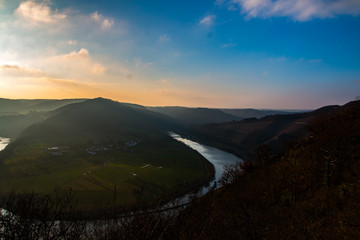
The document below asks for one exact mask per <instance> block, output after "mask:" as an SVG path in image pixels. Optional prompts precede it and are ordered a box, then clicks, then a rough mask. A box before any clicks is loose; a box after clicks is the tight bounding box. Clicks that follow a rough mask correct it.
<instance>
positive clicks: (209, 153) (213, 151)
mask: <svg viewBox="0 0 360 240" xmlns="http://www.w3.org/2000/svg"><path fill="white" fill-rule="evenodd" d="M169 134H170V136H171V137H173V138H174V139H176V140H178V141H180V142H182V143H184V144H186V145H187V146H189V147H191V148H192V149H194V150H196V151H198V152H199V153H200V154H201V155H203V156H204V157H205V158H206V159H207V160H209V162H211V163H212V164H213V165H214V167H215V179H214V180H213V181H212V182H210V186H213V185H214V183H215V182H218V181H219V180H220V178H221V176H222V174H223V172H224V166H225V165H229V164H234V163H237V162H242V161H243V160H242V159H241V158H239V157H237V156H235V155H233V154H231V153H228V152H224V151H221V150H219V149H217V148H214V147H210V146H206V145H202V144H199V143H197V142H194V141H191V140H189V139H186V138H182V137H181V136H180V135H178V134H176V133H174V132H170V133H169ZM217 186H219V185H218V184H217ZM205 193H206V189H205V188H203V189H202V194H205Z"/></svg>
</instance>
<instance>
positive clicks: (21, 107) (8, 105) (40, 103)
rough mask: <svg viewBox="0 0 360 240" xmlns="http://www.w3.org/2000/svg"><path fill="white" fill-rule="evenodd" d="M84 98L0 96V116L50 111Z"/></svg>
mask: <svg viewBox="0 0 360 240" xmlns="http://www.w3.org/2000/svg"><path fill="white" fill-rule="evenodd" d="M85 100H86V99H62V100H52V99H35V100H27V99H17V100H14V99H5V98H0V116H1V115H14V114H26V113H28V112H30V111H51V110H55V109H57V108H59V107H62V106H65V105H68V104H71V103H78V102H83V101H85Z"/></svg>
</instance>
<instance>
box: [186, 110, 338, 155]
mask: <svg viewBox="0 0 360 240" xmlns="http://www.w3.org/2000/svg"><path fill="white" fill-rule="evenodd" d="M337 108H339V106H326V107H323V108H320V109H317V110H315V111H311V112H306V113H293V114H278V115H270V116H266V117H263V118H260V119H257V118H247V119H244V120H241V121H231V122H224V123H209V124H204V125H194V126H191V127H190V128H189V130H190V133H191V134H192V135H193V136H195V137H196V138H199V139H200V141H203V142H205V143H207V144H209V145H213V146H216V147H218V148H222V149H224V150H225V151H230V152H233V153H235V154H237V155H239V156H240V157H242V158H244V159H253V158H254V157H255V153H254V151H253V150H254V149H255V148H256V147H258V146H260V145H262V144H265V145H267V147H268V148H269V149H270V150H271V151H272V152H273V153H275V152H277V151H279V150H280V149H281V148H282V147H283V144H284V143H286V142H289V141H293V140H296V139H298V138H299V137H303V136H306V135H307V134H308V130H307V125H308V124H309V123H310V122H311V121H312V120H313V119H314V117H315V116H317V115H318V114H320V113H330V112H332V111H334V110H335V109H337Z"/></svg>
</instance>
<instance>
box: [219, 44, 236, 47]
mask: <svg viewBox="0 0 360 240" xmlns="http://www.w3.org/2000/svg"><path fill="white" fill-rule="evenodd" d="M236 46H237V44H236V43H225V44H223V45H221V47H222V48H233V47H236Z"/></svg>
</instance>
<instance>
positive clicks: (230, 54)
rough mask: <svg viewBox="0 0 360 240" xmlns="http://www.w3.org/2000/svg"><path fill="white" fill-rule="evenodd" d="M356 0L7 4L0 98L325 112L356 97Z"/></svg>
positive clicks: (359, 29) (1, 4)
mask: <svg viewBox="0 0 360 240" xmlns="http://www.w3.org/2000/svg"><path fill="white" fill-rule="evenodd" d="M359 14H360V1H358V0H214V1H196V2H194V1H175V0H173V1H157V0H155V1H136V0H124V1H122V0H116V1H115V0H114V1H112V0H104V1H95V0H86V1H85V0H77V1H73V0H51V1H50V0H38V1H36V0H32V1H28V0H27V1H20V0H11V1H10V0H0V97H8V98H70V97H71V98H73V97H97V96H102V97H108V98H112V99H115V100H118V101H124V102H133V103H139V104H143V105H162V106H163V105H180V106H193V107H194V106H205V107H231V108H236V107H239V108H243V107H255V108H288V109H290V108H302V109H304V108H317V107H321V106H323V105H328V104H344V103H346V102H348V101H350V100H353V99H354V98H355V97H356V96H358V95H360V60H359V57H360V44H359V42H360V16H359Z"/></svg>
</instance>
